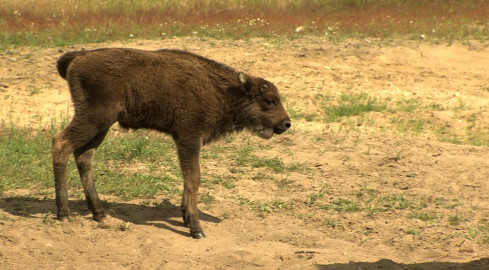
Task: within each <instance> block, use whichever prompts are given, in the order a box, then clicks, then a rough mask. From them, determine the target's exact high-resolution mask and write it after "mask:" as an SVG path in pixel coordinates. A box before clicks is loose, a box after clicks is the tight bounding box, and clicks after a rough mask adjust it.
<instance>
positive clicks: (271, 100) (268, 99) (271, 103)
mask: <svg viewBox="0 0 489 270" xmlns="http://www.w3.org/2000/svg"><path fill="white" fill-rule="evenodd" d="M265 102H266V103H267V104H268V105H269V106H275V105H276V103H275V100H273V99H271V98H267V99H265Z"/></svg>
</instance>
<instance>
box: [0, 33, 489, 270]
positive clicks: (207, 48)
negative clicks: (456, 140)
mask: <svg viewBox="0 0 489 270" xmlns="http://www.w3.org/2000/svg"><path fill="white" fill-rule="evenodd" d="M119 46H124V47H135V48H144V49H159V48H179V49H186V50H190V51H192V52H195V53H199V54H202V55H204V56H207V57H210V58H213V59H215V60H217V61H220V62H223V63H226V64H228V65H230V66H232V67H235V68H236V69H238V70H243V71H246V72H250V73H251V74H254V75H259V76H263V77H265V78H267V79H269V80H270V81H272V82H274V83H275V84H276V85H277V86H278V88H279V90H280V91H281V94H282V95H284V96H285V98H286V99H285V106H286V107H288V108H293V109H294V111H298V112H302V113H312V114H317V115H319V113H320V108H319V107H320V106H318V104H317V103H316V102H315V100H316V99H317V95H329V96H338V95H340V94H341V93H342V92H344V91H364V92H365V93H368V95H372V96H375V97H380V98H383V99H385V100H406V99H414V100H417V101H419V102H420V103H422V104H430V103H437V104H442V105H443V106H445V107H447V108H457V106H458V105H459V104H462V103H463V108H462V106H459V109H458V110H457V109H445V110H439V111H428V110H426V111H423V110H421V111H417V112H416V113H417V114H418V115H413V117H415V116H416V117H418V116H423V117H425V118H426V119H429V121H432V122H433V123H441V122H443V123H445V122H446V123H447V125H448V126H450V128H452V129H453V130H457V129H465V128H466V127H465V126H464V123H465V121H464V120H463V119H466V118H467V117H468V116H469V115H471V114H473V113H476V114H477V116H478V118H477V119H478V121H479V122H478V124H479V125H482V126H485V127H487V126H488V124H489V110H488V105H489V90H488V88H487V87H488V86H489V48H488V46H487V44H480V43H478V42H473V43H472V44H463V45H455V44H452V45H447V44H442V45H433V44H427V43H426V42H414V41H411V42H402V43H401V44H398V45H392V44H391V45H388V46H380V45H379V44H376V43H375V42H373V41H351V42H344V43H341V44H334V43H331V42H328V41H326V40H323V39H321V38H304V39H301V40H292V41H281V40H275V41H274V40H262V39H252V40H247V41H219V40H206V39H199V38H176V39H167V40H158V41H147V40H136V41H130V42H124V43H109V44H94V45H79V46H73V47H66V48H61V49H60V48H17V49H13V50H11V51H9V52H2V53H0V117H1V119H2V120H4V121H6V122H13V123H16V124H17V125H25V126H29V127H32V128H33V129H35V130H42V129H43V128H46V127H47V126H49V125H50V123H51V121H52V120H53V119H54V120H53V121H59V120H60V119H63V118H66V115H67V114H69V113H70V110H71V107H70V106H71V104H70V98H69V93H68V90H67V86H66V82H65V81H63V80H62V79H61V78H60V77H59V76H58V75H57V73H56V69H55V61H56V60H57V58H58V57H59V56H60V55H61V54H62V53H63V51H64V52H66V51H69V50H74V49H81V48H87V49H88V48H98V47H119ZM393 114H394V113H393ZM404 117H406V115H404ZM354 119H355V121H357V119H358V118H354ZM453 119H455V120H453ZM461 119H462V120H461ZM367 120H368V121H367ZM367 120H362V121H360V120H358V123H357V122H355V125H354V129H352V130H349V131H347V130H346V127H348V125H343V126H341V124H339V123H329V124H328V123H326V122H325V121H323V120H317V119H316V120H314V121H306V120H304V119H297V120H295V121H294V122H293V128H292V130H291V131H290V132H288V133H287V134H284V135H280V136H275V137H274V138H272V139H271V140H267V141H264V140H261V139H259V138H255V137H251V136H250V135H249V134H243V135H240V136H238V137H237V139H236V140H235V142H234V143H236V144H239V143H241V142H243V143H244V142H246V143H250V144H251V145H253V146H254V147H256V148H259V149H263V150H260V151H259V154H260V155H263V156H270V157H275V156H280V157H281V158H282V159H283V160H284V162H286V163H292V162H299V163H301V164H303V166H305V170H304V171H292V172H286V173H284V175H283V177H284V179H278V180H277V179H257V177H251V176H253V175H257V174H256V170H260V169H253V168H248V169H247V170H245V172H244V173H242V174H241V177H240V179H237V180H236V182H235V183H236V187H235V188H233V189H225V188H219V187H215V186H214V187H213V186H211V187H205V186H204V187H202V188H201V189H200V192H201V193H206V192H209V194H211V195H212V196H213V197H214V198H215V200H214V202H213V203H212V204H200V210H201V211H202V214H201V219H202V225H203V228H204V231H205V233H206V235H207V238H205V239H202V240H194V239H192V238H190V237H189V234H188V230H187V228H184V227H183V226H182V222H181V218H180V212H179V199H178V197H170V198H167V197H164V196H158V197H157V198H155V200H154V201H157V202H158V203H159V205H158V207H153V206H150V205H145V204H142V203H140V202H141V200H131V201H122V200H120V199H118V198H115V197H111V196H107V195H102V198H104V199H106V200H108V201H109V202H110V206H109V208H110V210H109V211H108V212H109V214H110V218H109V221H108V222H107V224H102V225H100V224H98V223H96V222H95V221H92V220H91V219H90V214H89V213H88V211H87V209H86V206H85V204H84V202H83V201H82V200H80V199H79V198H71V199H70V207H71V209H72V210H73V211H74V212H78V213H79V215H78V216H77V217H74V218H73V219H72V220H71V221H70V222H67V223H59V222H57V221H56V222H46V217H48V218H49V216H47V215H46V213H48V212H51V213H55V211H56V209H55V206H54V200H53V198H54V196H48V197H47V198H43V199H42V200H35V201H30V202H29V215H18V214H17V213H16V210H15V208H16V207H15V205H18V204H19V203H22V202H19V201H22V200H25V199H22V198H25V197H22V196H26V195H28V194H29V191H26V190H12V191H8V192H4V193H3V194H1V195H2V197H1V198H0V214H1V216H3V217H5V218H3V220H0V268H2V269H47V268H50V269H189V268H192V269H435V270H436V269H489V235H488V234H489V223H488V222H489V182H488V180H489V148H488V147H485V146H479V147H476V146H469V145H459V144H452V143H447V142H439V141H438V140H436V138H435V137H434V136H433V134H432V133H429V132H426V133H423V132H421V133H419V134H417V135H416V136H412V135H409V134H401V133H400V132H395V127H394V125H393V124H392V123H393V122H392V115H390V114H389V113H371V114H369V117H368V119H367ZM233 164H234V163H233V162H232V161H222V160H214V161H213V160H212V159H206V160H203V161H202V165H201V166H202V170H203V171H205V172H206V173H207V174H210V173H214V174H221V175H222V176H223V177H236V175H233V174H232V173H230V172H229V171H230V170H229V168H230V167H232V166H233ZM279 180H287V181H288V182H284V183H289V184H288V187H287V188H281V187H279V186H278V185H277V181H279ZM362 187H363V188H362ZM359 192H360V193H359ZM361 192H363V193H361ZM369 192H373V193H375V196H376V197H375V198H380V197H382V196H384V195H385V196H387V195H392V194H395V195H398V196H402V197H403V198H407V199H408V200H410V201H411V202H413V204H416V203H418V204H419V205H424V206H420V207H421V208H422V209H421V210H420V212H429V213H436V217H435V218H434V220H431V221H425V220H423V219H419V218H414V217H413V216H412V213H415V212H416V211H415V210H413V209H411V210H409V211H408V210H405V209H402V208H400V207H399V208H395V207H394V208H391V209H390V210H388V211H383V212H382V211H379V212H376V213H370V212H368V211H366V210H360V211H332V210H331V209H327V208H321V207H310V206H308V205H306V204H307V202H309V204H312V203H313V201H312V198H315V199H316V200H317V202H318V203H321V204H323V205H331V204H332V203H333V202H335V201H338V200H339V199H341V198H350V199H360V198H361V197H362V196H367V195H368V194H369ZM53 193H54V191H53ZM315 194H316V195H317V196H316V197H314V195H315ZM236 198H248V199H249V200H252V201H258V202H259V201H261V202H272V201H277V200H278V199H280V201H282V202H291V201H292V202H294V205H295V206H294V207H293V209H291V208H292V207H287V204H284V205H281V206H277V207H276V208H273V209H271V210H270V211H260V210H259V209H256V207H251V206H250V204H247V203H239V202H236ZM362 198H363V197H362ZM373 198H374V197H373ZM363 202H364V203H365V200H364V201H363ZM365 204H367V203H365ZM282 207H283V208H284V209H282ZM454 215H456V216H457V217H458V219H457V220H456V222H450V220H449V218H450V216H454ZM452 221H453V220H452ZM114 224H115V225H114Z"/></svg>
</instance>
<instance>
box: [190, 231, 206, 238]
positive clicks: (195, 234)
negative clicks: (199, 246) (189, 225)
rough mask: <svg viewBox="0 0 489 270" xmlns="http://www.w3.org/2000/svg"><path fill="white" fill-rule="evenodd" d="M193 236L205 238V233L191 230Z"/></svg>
mask: <svg viewBox="0 0 489 270" xmlns="http://www.w3.org/2000/svg"><path fill="white" fill-rule="evenodd" d="M190 234H191V235H192V238H194V239H202V238H205V234H204V233H203V232H191V233H190Z"/></svg>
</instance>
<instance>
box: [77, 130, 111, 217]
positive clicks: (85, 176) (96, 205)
mask: <svg viewBox="0 0 489 270" xmlns="http://www.w3.org/2000/svg"><path fill="white" fill-rule="evenodd" d="M106 134H107V130H105V131H103V132H100V133H99V134H97V135H96V136H95V137H94V138H93V139H91V140H90V141H89V142H88V143H87V144H85V145H84V146H82V147H81V148H78V149H76V150H75V153H74V155H75V162H76V166H77V168H78V173H79V174H80V179H81V182H82V185H83V191H84V192H85V198H86V200H87V204H88V209H90V211H92V213H93V219H95V220H96V221H101V220H102V219H103V218H104V217H105V212H104V208H103V206H102V203H101V201H100V199H99V197H98V194H97V190H96V189H95V185H94V183H93V173H92V160H93V155H94V154H95V149H96V148H97V147H98V146H99V145H100V144H101V143H102V141H103V140H104V138H105V135H106Z"/></svg>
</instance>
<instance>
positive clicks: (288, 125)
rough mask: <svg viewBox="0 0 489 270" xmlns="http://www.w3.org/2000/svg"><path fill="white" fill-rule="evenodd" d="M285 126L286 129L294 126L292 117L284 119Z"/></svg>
mask: <svg viewBox="0 0 489 270" xmlns="http://www.w3.org/2000/svg"><path fill="white" fill-rule="evenodd" d="M283 125H284V127H285V130H287V129H289V128H290V127H291V126H292V123H291V122H290V119H287V120H285V121H284V124H283Z"/></svg>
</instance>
